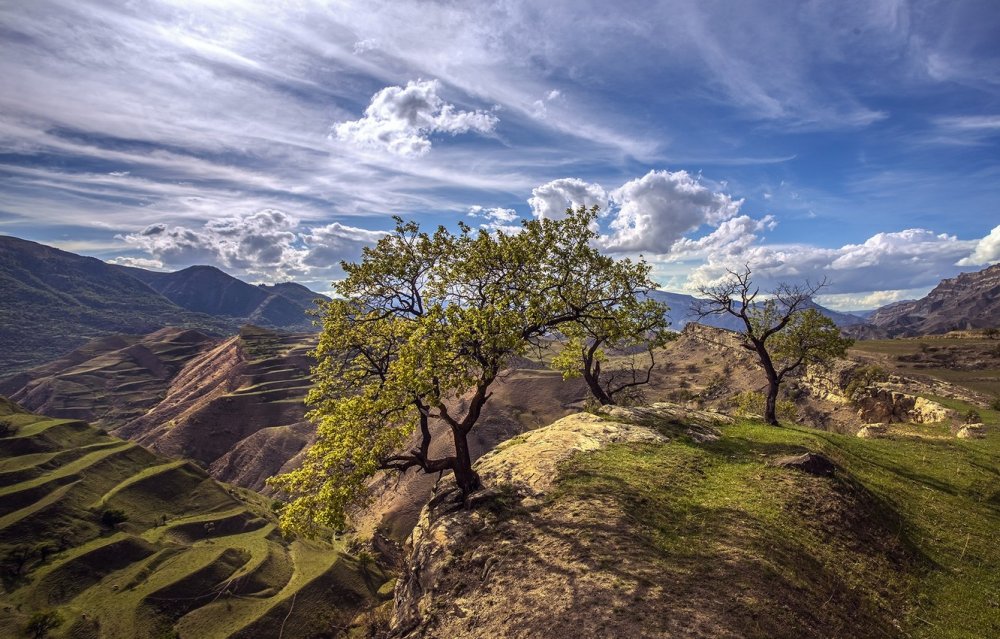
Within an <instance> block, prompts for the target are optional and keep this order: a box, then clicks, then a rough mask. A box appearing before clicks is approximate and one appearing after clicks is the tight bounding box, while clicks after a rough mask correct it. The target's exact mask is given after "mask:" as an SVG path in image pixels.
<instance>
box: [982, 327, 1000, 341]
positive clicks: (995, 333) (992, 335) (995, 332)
mask: <svg viewBox="0 0 1000 639" xmlns="http://www.w3.org/2000/svg"><path fill="white" fill-rule="evenodd" d="M983 335H985V336H986V337H987V338H989V339H996V338H997V337H1000V328H994V327H990V328H987V329H984V330H983Z"/></svg>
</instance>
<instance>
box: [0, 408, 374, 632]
mask: <svg viewBox="0 0 1000 639" xmlns="http://www.w3.org/2000/svg"><path fill="white" fill-rule="evenodd" d="M0 422H2V423H3V424H5V425H6V426H5V429H6V430H5V432H3V434H0V578H2V586H3V588H2V591H0V604H2V605H0V636H5V637H20V636H29V635H26V634H22V630H23V628H24V627H25V625H26V623H27V622H28V620H29V618H30V617H31V616H32V614H33V613H37V612H41V611H44V610H53V609H54V610H56V611H57V612H58V614H59V615H60V616H61V618H62V620H63V623H62V624H61V625H60V627H59V628H58V631H60V632H59V633H58V636H60V637H95V638H96V637H101V638H105V639H140V638H141V639H156V638H159V637H192V638H193V637H199V638H200V637H213V638H218V639H224V638H231V639H238V638H244V639H250V638H253V637H278V636H281V637H285V638H286V639H291V638H299V639H303V638H306V637H316V636H333V634H334V633H336V628H337V627H341V626H345V625H347V624H349V623H350V621H351V619H352V618H354V617H355V616H356V615H357V613H358V612H359V611H360V610H361V609H362V608H366V607H369V606H370V605H371V603H372V602H374V601H376V600H377V599H378V598H379V594H378V592H379V587H380V586H381V585H382V583H383V582H384V581H385V580H386V576H385V575H384V573H383V572H382V571H381V570H380V569H379V568H378V567H376V566H372V565H369V564H367V563H362V562H359V561H358V559H357V558H355V557H353V556H351V555H349V554H347V553H346V552H345V549H344V547H343V544H338V545H331V544H328V543H324V542H321V541H311V542H307V541H292V540H289V539H285V538H284V537H283V536H282V535H281V534H279V533H278V531H277V527H276V523H275V516H274V513H273V512H272V504H271V501H270V500H268V499H266V498H264V497H262V496H260V495H257V494H255V493H253V492H251V491H248V490H242V489H236V488H233V487H231V486H227V485H225V484H221V483H219V482H216V481H215V480H213V479H212V478H211V477H209V476H208V475H207V474H206V473H205V472H204V471H203V470H202V469H200V468H199V467H197V466H195V465H194V464H191V463H190V462H185V461H174V460H170V459H166V458H164V457H160V456H159V455H156V454H154V453H151V452H149V451H148V450H146V449H144V448H142V447H141V446H138V445H136V444H135V443H132V442H128V441H124V440H121V439H118V438H115V437H111V436H109V435H107V434H106V433H104V432H103V431H101V430H98V429H97V428H95V427H93V426H91V425H89V424H87V423H85V422H83V421H79V420H67V419H51V418H48V417H43V416H40V415H35V414H32V413H29V412H27V411H25V410H23V409H22V408H20V407H19V406H17V405H16V404H13V403H11V402H8V401H7V400H5V399H3V398H0ZM385 596H387V595H386V594H385V593H383V595H382V596H381V598H383V599H384V598H385ZM324 633H326V634H324ZM35 636H41V635H35Z"/></svg>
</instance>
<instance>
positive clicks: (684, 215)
mask: <svg viewBox="0 0 1000 639" xmlns="http://www.w3.org/2000/svg"><path fill="white" fill-rule="evenodd" d="M611 197H612V199H613V200H614V201H615V203H616V204H617V205H618V211H617V213H616V214H615V215H614V217H613V219H612V220H611V223H610V233H609V234H608V235H605V236H603V237H602V238H601V241H602V244H603V246H604V247H605V248H606V249H608V250H611V251H622V252H626V251H652V252H655V253H664V252H666V251H667V250H668V249H669V248H670V247H671V246H672V245H673V244H674V242H676V241H677V240H679V239H680V238H681V236H682V235H684V234H685V233H688V232H691V231H693V230H695V229H697V228H698V227H700V226H701V225H703V224H710V225H713V226H716V225H718V224H720V223H722V222H724V221H726V220H728V219H730V218H733V217H735V216H736V215H737V214H738V213H739V211H740V207H741V206H742V205H743V200H734V199H733V198H732V197H730V196H729V195H726V194H725V193H720V192H716V191H713V190H712V189H710V188H709V187H708V186H706V185H705V184H703V183H702V181H701V179H700V178H699V177H698V176H693V175H691V174H690V173H688V172H687V171H675V172H673V173H671V172H669V171H650V172H649V173H647V174H646V175H644V176H643V177H641V178H637V179H635V180H631V181H629V182H626V183H625V184H623V185H622V186H621V187H619V188H618V189H615V190H614V191H612V193H611Z"/></svg>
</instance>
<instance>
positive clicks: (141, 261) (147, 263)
mask: <svg viewBox="0 0 1000 639" xmlns="http://www.w3.org/2000/svg"><path fill="white" fill-rule="evenodd" d="M107 262H108V264H118V265H119V266H133V267H135V268H144V269H146V270H150V271H158V270H160V269H162V268H163V262H161V261H160V260H155V259H147V258H145V257H130V256H128V255H119V256H118V257H115V258H112V259H110V260H107Z"/></svg>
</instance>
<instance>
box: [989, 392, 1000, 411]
mask: <svg viewBox="0 0 1000 639" xmlns="http://www.w3.org/2000/svg"><path fill="white" fill-rule="evenodd" d="M990 409H991V410H1000V395H998V396H997V397H994V398H993V401H992V402H990Z"/></svg>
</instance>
